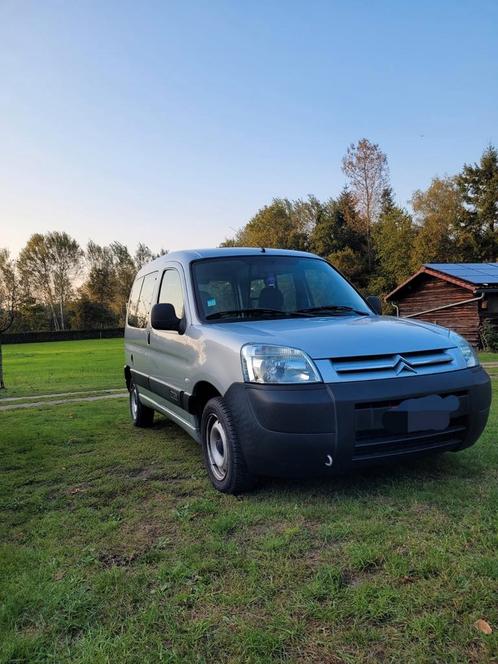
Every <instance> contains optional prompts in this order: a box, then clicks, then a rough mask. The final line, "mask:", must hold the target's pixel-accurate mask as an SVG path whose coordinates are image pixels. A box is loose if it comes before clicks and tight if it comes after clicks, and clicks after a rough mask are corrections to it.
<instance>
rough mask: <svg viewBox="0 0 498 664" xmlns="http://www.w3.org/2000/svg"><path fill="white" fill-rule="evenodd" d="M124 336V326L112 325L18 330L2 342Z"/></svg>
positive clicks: (34, 341)
mask: <svg viewBox="0 0 498 664" xmlns="http://www.w3.org/2000/svg"><path fill="white" fill-rule="evenodd" d="M122 336H124V328H123V327H112V328H109V329H106V330H64V331H61V332H50V331H49V332H17V333H14V334H3V335H2V336H1V337H0V341H1V343H2V344H24V343H36V342H39V341H78V340H80V339H111V338H113V337H122Z"/></svg>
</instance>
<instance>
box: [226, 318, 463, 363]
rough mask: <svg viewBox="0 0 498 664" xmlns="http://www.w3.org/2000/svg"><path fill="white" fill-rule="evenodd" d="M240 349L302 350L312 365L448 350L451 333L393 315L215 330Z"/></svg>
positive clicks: (299, 320)
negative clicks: (246, 346) (248, 345)
mask: <svg viewBox="0 0 498 664" xmlns="http://www.w3.org/2000/svg"><path fill="white" fill-rule="evenodd" d="M216 327H217V328H218V332H221V328H222V329H223V336H225V334H228V336H229V337H231V340H232V341H233V342H239V343H240V346H243V345H244V344H246V343H264V344H276V345H280V346H291V347H293V348H299V349H301V350H304V351H305V352H306V353H307V354H308V355H309V356H310V357H311V358H313V359H314V360H319V359H326V358H331V357H334V358H335V357H352V356H360V355H390V354H395V353H400V354H403V353H408V352H416V351H428V350H442V349H446V348H452V347H454V346H455V343H454V342H452V341H451V339H450V337H449V330H447V329H446V328H443V327H439V326H438V325H432V324H430V323H421V322H419V321H413V320H407V319H406V318H394V317H392V316H361V317H356V316H340V317H319V318H318V317H317V318H290V319H289V318H285V319H277V320H275V319H273V320H263V321H253V322H252V321H248V322H244V323H223V324H220V325H216Z"/></svg>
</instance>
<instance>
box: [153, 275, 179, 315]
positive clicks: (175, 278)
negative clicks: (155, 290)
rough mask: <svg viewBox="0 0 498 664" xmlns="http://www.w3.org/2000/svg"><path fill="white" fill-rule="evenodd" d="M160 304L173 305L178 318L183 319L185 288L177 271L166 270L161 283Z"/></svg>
mask: <svg viewBox="0 0 498 664" xmlns="http://www.w3.org/2000/svg"><path fill="white" fill-rule="evenodd" d="M158 302H159V303H161V304H172V305H173V307H174V309H175V314H176V317H177V318H183V288H182V282H181V279H180V275H179V273H178V271H177V270H174V269H170V270H166V271H165V272H164V274H163V279H162V281H161V289H160V291H159V300H158Z"/></svg>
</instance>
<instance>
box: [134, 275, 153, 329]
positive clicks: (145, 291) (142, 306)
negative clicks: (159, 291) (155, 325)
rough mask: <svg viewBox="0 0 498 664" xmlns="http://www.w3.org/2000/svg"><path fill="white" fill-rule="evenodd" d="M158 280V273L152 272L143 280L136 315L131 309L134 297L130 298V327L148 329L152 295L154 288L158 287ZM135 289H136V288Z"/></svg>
mask: <svg viewBox="0 0 498 664" xmlns="http://www.w3.org/2000/svg"><path fill="white" fill-rule="evenodd" d="M156 279H157V272H151V273H150V274H148V275H146V276H145V277H143V279H142V280H141V281H143V283H142V287H141V289H140V294H139V296H138V302H137V306H136V311H135V314H133V310H132V309H131V302H132V297H130V310H129V312H128V325H131V326H132V327H140V328H144V327H147V321H148V320H149V313H150V307H151V304H152V295H153V294H154V286H155V285H156ZM139 281H140V280H139ZM133 288H135V286H134V287H133ZM132 296H133V289H132Z"/></svg>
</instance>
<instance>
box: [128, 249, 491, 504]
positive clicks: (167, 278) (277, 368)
mask: <svg viewBox="0 0 498 664" xmlns="http://www.w3.org/2000/svg"><path fill="white" fill-rule="evenodd" d="M125 348H126V350H125V354H126V363H125V370H124V372H125V379H126V385H127V387H128V390H129V393H130V413H131V417H132V420H133V423H134V424H135V425H136V426H140V427H146V426H151V425H152V422H153V418H154V412H155V411H157V412H159V413H162V414H163V415H166V416H167V417H169V418H171V419H172V420H173V421H174V422H176V423H177V424H178V425H179V426H181V427H182V428H183V429H185V431H187V432H188V433H189V434H190V435H191V436H192V438H194V439H195V440H196V441H197V442H199V443H200V444H201V445H202V449H203V454H204V460H205V464H206V468H207V471H208V474H209V477H210V479H211V482H212V483H213V485H214V486H215V487H216V489H218V490H219V491H223V492H227V493H237V492H241V491H244V490H247V489H248V488H250V487H251V485H252V484H253V482H254V480H255V478H257V477H258V476H265V475H280V476H288V477H299V476H303V475H312V476H315V475H322V474H332V473H335V472H337V471H343V470H345V469H351V468H360V467H363V466H364V465H365V464H371V463H374V462H384V461H386V460H397V459H400V458H404V457H415V456H418V455H420V454H426V453H436V452H443V451H447V450H451V451H457V450H461V449H463V448H465V447H468V446H469V445H472V444H473V443H475V442H476V440H477V439H478V438H479V436H480V434H481V432H482V431H483V429H484V427H485V425H486V421H487V418H488V413H489V408H490V403H491V388H490V380H489V377H488V375H487V374H486V372H485V371H484V369H482V367H481V366H480V365H479V361H478V359H477V356H476V354H475V352H474V350H473V348H472V347H471V346H470V345H469V344H468V343H467V341H465V339H463V338H462V337H461V336H459V335H458V334H456V333H455V332H452V331H450V330H447V329H445V328H442V327H439V326H437V325H431V324H428V323H422V322H418V321H414V320H406V319H402V318H393V317H390V316H382V315H381V312H380V301H379V300H378V298H374V297H371V298H367V299H366V300H365V299H364V298H363V297H362V296H361V295H360V293H358V291H356V290H355V288H354V287H353V286H352V285H351V284H350V283H349V282H348V281H347V280H346V279H345V278H344V277H343V276H342V275H341V274H340V273H339V272H338V271H337V270H336V269H334V267H332V266H331V265H330V264H329V263H327V262H326V261H325V260H323V259H322V258H320V257H319V256H315V255H314V254H309V253H305V252H300V251H284V250H277V249H264V248H261V249H253V248H251V249H243V248H225V249H207V250H198V251H195V250H192V251H182V252H176V253H171V254H167V255H166V256H161V257H160V258H158V259H156V260H154V261H152V262H151V263H149V264H148V265H146V266H144V267H143V268H142V269H141V270H140V272H139V273H138V274H137V277H136V280H135V282H134V284H133V287H132V290H131V294H130V300H129V304H128V316H127V324H126V331H125Z"/></svg>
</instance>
